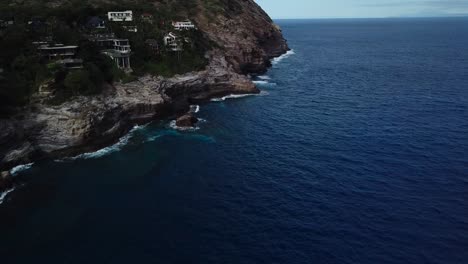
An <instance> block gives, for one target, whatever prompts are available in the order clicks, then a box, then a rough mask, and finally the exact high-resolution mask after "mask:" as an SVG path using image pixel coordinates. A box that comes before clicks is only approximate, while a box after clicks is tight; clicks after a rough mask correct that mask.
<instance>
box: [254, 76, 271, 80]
mask: <svg viewBox="0 0 468 264" xmlns="http://www.w3.org/2000/svg"><path fill="white" fill-rule="evenodd" d="M257 79H260V80H271V78H270V76H268V75H260V76H257Z"/></svg>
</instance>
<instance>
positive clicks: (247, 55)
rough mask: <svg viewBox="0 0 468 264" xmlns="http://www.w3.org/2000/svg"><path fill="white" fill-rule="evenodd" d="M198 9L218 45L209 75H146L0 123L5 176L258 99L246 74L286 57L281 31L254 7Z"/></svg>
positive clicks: (224, 4)
mask: <svg viewBox="0 0 468 264" xmlns="http://www.w3.org/2000/svg"><path fill="white" fill-rule="evenodd" d="M50 2H51V4H53V5H54V6H57V5H60V1H55V2H54V1H50ZM147 2H151V1H147ZM154 2H155V3H154V4H155V5H157V4H158V1H154ZM195 2H197V3H198V4H197V6H196V8H197V12H195V14H194V15H193V17H191V19H193V21H194V22H195V24H196V25H197V27H198V28H199V30H200V31H201V32H203V34H205V35H206V36H207V37H208V38H209V39H210V41H212V42H213V43H214V47H213V48H212V49H211V50H210V51H209V52H207V53H206V57H207V59H208V66H207V67H206V69H204V70H202V71H198V72H191V73H187V74H183V75H176V76H174V77H171V78H163V77H158V76H150V75H146V76H144V77H141V78H139V80H137V81H134V82H131V83H127V84H123V83H115V84H114V85H108V86H107V87H106V88H105V89H104V91H103V92H102V93H101V94H99V95H93V96H76V97H73V98H72V99H70V100H69V101H67V102H65V103H63V104H61V105H55V106H54V105H48V104H44V103H38V102H36V103H31V104H29V105H27V106H26V107H24V109H22V110H21V112H20V113H19V114H17V115H15V116H13V117H11V118H7V119H0V171H6V170H9V169H10V168H12V167H14V166H16V165H19V164H26V163H31V162H34V161H36V160H40V159H44V158H58V157H64V156H72V155H78V154H80V153H83V152H89V151H94V150H97V149H100V148H102V147H104V146H107V145H109V144H112V143H114V142H116V141H117V140H118V139H119V138H120V137H121V136H123V135H124V134H125V133H127V132H128V131H129V130H130V129H131V128H132V127H133V126H134V125H138V124H143V123H147V122H150V121H152V120H157V119H163V118H168V117H171V116H175V115H178V114H181V113H184V112H186V111H187V110H188V108H189V106H190V104H192V103H194V102H203V101H208V100H209V99H211V98H213V97H221V96H224V95H228V94H245V93H258V92H259V90H258V89H257V88H256V87H255V85H254V84H253V83H252V82H251V80H250V79H249V78H248V77H247V76H246V75H247V74H259V73H263V72H265V71H266V70H267V69H268V67H269V66H271V63H270V60H271V59H272V58H273V57H276V56H279V55H281V54H283V53H285V52H286V51H287V50H288V46H287V43H286V41H285V39H284V38H283V36H282V33H281V30H280V29H279V27H278V26H276V25H275V24H274V23H273V21H272V20H271V19H270V17H269V16H268V15H267V14H266V13H265V12H264V11H263V10H262V9H261V8H260V7H259V6H258V5H257V4H256V3H255V2H254V1H253V0H229V1H225V0H219V1H215V2H217V9H216V10H217V11H216V12H214V11H213V10H211V9H212V7H209V6H207V5H206V4H205V3H206V2H210V1H204V0H203V1H202V0H200V1H195ZM210 8H211V9H210Z"/></svg>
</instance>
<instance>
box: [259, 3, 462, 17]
mask: <svg viewBox="0 0 468 264" xmlns="http://www.w3.org/2000/svg"><path fill="white" fill-rule="evenodd" d="M256 2H257V3H258V4H260V5H261V6H262V7H263V8H264V9H265V10H266V11H267V12H268V13H269V14H270V15H271V16H272V17H273V18H327V17H329V18H336V17H344V18H350V17H357V18H359V17H410V16H416V17H423V16H468V0H406V1H403V0H326V1H323V0H288V1H284V0H256Z"/></svg>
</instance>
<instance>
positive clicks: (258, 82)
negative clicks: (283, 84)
mask: <svg viewBox="0 0 468 264" xmlns="http://www.w3.org/2000/svg"><path fill="white" fill-rule="evenodd" d="M252 82H253V83H255V84H269V82H267V81H252Z"/></svg>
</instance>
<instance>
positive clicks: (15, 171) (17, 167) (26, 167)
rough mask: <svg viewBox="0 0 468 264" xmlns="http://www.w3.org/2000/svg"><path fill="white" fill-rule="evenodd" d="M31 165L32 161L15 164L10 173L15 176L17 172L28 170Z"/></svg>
mask: <svg viewBox="0 0 468 264" xmlns="http://www.w3.org/2000/svg"><path fill="white" fill-rule="evenodd" d="M33 165H34V163H29V164H24V165H19V166H16V167H14V168H13V169H11V170H10V174H11V175H13V176H16V175H17V174H18V173H20V172H22V171H25V170H29V169H30V168H32V166H33Z"/></svg>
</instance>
